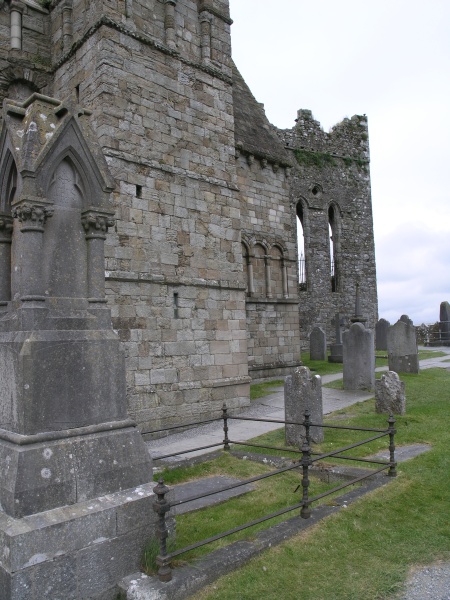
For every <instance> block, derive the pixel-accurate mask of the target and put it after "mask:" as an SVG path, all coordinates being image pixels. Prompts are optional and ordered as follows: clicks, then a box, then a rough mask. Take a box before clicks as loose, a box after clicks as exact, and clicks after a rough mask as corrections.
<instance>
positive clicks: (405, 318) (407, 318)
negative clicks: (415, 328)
mask: <svg viewBox="0 0 450 600" xmlns="http://www.w3.org/2000/svg"><path fill="white" fill-rule="evenodd" d="M399 320H400V321H403V323H406V324H407V325H413V321H412V319H411V318H410V317H408V315H402V316H401V317H400V319H399Z"/></svg>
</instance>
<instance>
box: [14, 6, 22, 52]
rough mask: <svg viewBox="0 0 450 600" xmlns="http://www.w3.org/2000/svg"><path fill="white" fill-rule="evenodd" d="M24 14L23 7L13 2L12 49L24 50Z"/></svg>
mask: <svg viewBox="0 0 450 600" xmlns="http://www.w3.org/2000/svg"><path fill="white" fill-rule="evenodd" d="M22 14H23V7H22V6H21V5H20V4H19V3H18V2H15V1H14V0H13V2H11V48H12V49H16V50H22Z"/></svg>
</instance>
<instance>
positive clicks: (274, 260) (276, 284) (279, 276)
mask: <svg viewBox="0 0 450 600" xmlns="http://www.w3.org/2000/svg"><path fill="white" fill-rule="evenodd" d="M270 263H271V267H272V268H271V272H270V276H271V290H272V294H273V296H274V298H283V297H284V296H285V287H286V284H285V276H284V273H283V270H284V260H283V252H282V250H281V249H280V248H279V247H278V246H273V247H272V248H271V250H270Z"/></svg>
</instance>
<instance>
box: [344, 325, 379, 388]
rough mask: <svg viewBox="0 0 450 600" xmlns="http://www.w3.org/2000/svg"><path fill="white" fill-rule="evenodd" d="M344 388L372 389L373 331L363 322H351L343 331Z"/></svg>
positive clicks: (373, 373) (373, 370) (373, 376)
mask: <svg viewBox="0 0 450 600" xmlns="http://www.w3.org/2000/svg"><path fill="white" fill-rule="evenodd" d="M343 337H344V344H343V345H344V353H343V356H344V369H343V371H344V372H343V380H344V390H373V388H374V386H375V350H374V339H373V331H372V330H371V329H366V328H365V326H364V325H363V323H360V322H359V323H353V324H352V326H351V327H350V329H349V330H348V331H345V332H344V336H343Z"/></svg>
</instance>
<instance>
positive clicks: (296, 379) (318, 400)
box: [284, 367, 323, 447]
mask: <svg viewBox="0 0 450 600" xmlns="http://www.w3.org/2000/svg"><path fill="white" fill-rule="evenodd" d="M284 410H285V419H286V421H294V422H296V423H302V422H303V419H304V414H305V410H309V412H310V417H311V422H312V423H323V404H322V379H321V377H320V375H312V374H311V371H310V370H309V369H308V367H298V368H297V369H295V371H294V373H293V374H292V375H289V376H288V377H286V380H285V384H284ZM310 436H311V440H312V441H313V442H316V443H319V442H322V441H323V428H322V427H311V430H310ZM304 438H305V428H304V427H303V425H286V443H287V444H289V445H291V446H297V447H299V446H301V445H302V443H303V440H304Z"/></svg>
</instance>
